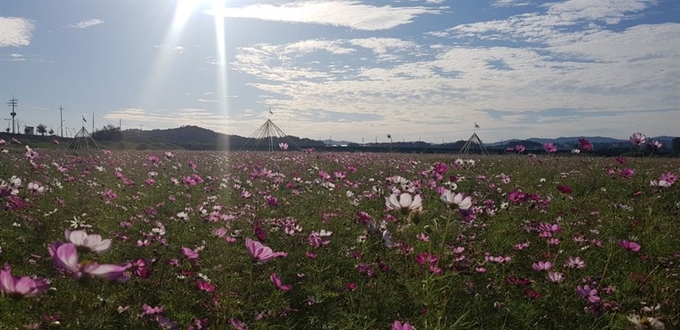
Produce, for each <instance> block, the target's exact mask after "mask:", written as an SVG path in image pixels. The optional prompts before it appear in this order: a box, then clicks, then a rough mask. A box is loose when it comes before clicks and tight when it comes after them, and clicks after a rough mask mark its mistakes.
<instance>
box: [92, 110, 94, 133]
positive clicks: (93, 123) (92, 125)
mask: <svg viewBox="0 0 680 330" xmlns="http://www.w3.org/2000/svg"><path fill="white" fill-rule="evenodd" d="M92 133H94V111H92Z"/></svg>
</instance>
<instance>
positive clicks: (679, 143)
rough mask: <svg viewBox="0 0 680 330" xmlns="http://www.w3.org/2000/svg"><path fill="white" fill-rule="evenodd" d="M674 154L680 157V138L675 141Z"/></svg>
mask: <svg viewBox="0 0 680 330" xmlns="http://www.w3.org/2000/svg"><path fill="white" fill-rule="evenodd" d="M673 153H674V154H676V155H680V137H676V138H675V139H673Z"/></svg>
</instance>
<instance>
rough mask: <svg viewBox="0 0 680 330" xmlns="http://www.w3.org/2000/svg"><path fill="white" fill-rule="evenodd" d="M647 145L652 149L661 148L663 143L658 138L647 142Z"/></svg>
mask: <svg viewBox="0 0 680 330" xmlns="http://www.w3.org/2000/svg"><path fill="white" fill-rule="evenodd" d="M649 146H650V147H652V148H654V149H661V147H663V143H661V141H658V140H653V141H652V142H649Z"/></svg>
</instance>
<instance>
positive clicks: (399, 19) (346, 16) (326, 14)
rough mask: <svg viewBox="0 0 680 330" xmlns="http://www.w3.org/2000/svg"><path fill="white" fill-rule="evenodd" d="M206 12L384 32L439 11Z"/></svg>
mask: <svg viewBox="0 0 680 330" xmlns="http://www.w3.org/2000/svg"><path fill="white" fill-rule="evenodd" d="M207 13H209V14H211V15H216V16H222V17H233V18H253V19H261V20H267V21H278V22H287V23H308V24H320V25H332V26H345V27H349V28H352V29H355V30H366V31H376V30H387V29H391V28H394V27H396V26H399V25H403V24H409V23H411V22H412V21H413V19H414V18H415V17H417V16H420V15H424V14H439V13H441V10H440V9H436V8H430V7H423V6H414V7H393V6H389V5H388V6H382V7H376V6H373V5H367V4H363V3H361V2H359V1H346V0H340V1H311V2H293V3H286V4H281V5H278V6H277V5H271V4H253V5H247V6H244V7H227V8H223V9H220V10H210V11H207Z"/></svg>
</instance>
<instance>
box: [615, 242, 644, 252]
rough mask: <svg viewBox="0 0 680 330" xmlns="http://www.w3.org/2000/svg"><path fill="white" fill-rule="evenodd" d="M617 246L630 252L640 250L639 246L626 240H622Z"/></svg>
mask: <svg viewBox="0 0 680 330" xmlns="http://www.w3.org/2000/svg"><path fill="white" fill-rule="evenodd" d="M619 246H620V247H621V248H623V249H624V250H626V251H631V252H638V251H640V249H641V248H642V247H641V246H640V244H638V243H636V242H634V241H629V240H627V239H624V240H622V241H619Z"/></svg>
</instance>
